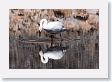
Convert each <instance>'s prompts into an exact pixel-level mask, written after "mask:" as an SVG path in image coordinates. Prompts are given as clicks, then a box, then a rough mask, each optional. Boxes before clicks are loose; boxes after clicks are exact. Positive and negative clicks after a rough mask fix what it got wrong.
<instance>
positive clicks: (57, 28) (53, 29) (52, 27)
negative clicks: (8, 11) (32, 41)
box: [39, 19, 66, 33]
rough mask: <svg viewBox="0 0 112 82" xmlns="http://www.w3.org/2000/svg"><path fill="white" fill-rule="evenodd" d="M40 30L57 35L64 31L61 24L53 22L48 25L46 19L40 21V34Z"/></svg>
mask: <svg viewBox="0 0 112 82" xmlns="http://www.w3.org/2000/svg"><path fill="white" fill-rule="evenodd" d="M42 29H44V30H46V31H47V32H50V33H58V32H63V31H65V30H66V29H65V28H64V24H63V23H62V22H59V21H54V22H49V23H48V22H47V20H46V19H42V20H41V21H40V27H39V31H40V32H41V31H42Z"/></svg>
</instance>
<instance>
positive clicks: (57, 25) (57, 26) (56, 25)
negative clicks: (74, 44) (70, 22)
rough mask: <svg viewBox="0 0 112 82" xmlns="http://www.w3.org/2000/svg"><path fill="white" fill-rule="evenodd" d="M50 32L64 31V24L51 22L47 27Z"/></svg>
mask: <svg viewBox="0 0 112 82" xmlns="http://www.w3.org/2000/svg"><path fill="white" fill-rule="evenodd" d="M46 28H47V29H48V30H51V29H52V30H56V29H63V28H64V24H63V23H62V22H59V21H56V22H49V23H48V24H47V26H46Z"/></svg>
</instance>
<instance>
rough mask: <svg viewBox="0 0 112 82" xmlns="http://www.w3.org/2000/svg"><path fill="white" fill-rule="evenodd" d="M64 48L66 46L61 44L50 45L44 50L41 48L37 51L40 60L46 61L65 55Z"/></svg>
mask: <svg viewBox="0 0 112 82" xmlns="http://www.w3.org/2000/svg"><path fill="white" fill-rule="evenodd" d="M66 49H67V47H62V46H51V47H49V48H47V49H46V50H45V52H43V51H42V49H41V50H40V51H39V55H40V57H41V62H42V63H47V62H48V60H49V59H54V60H60V59H61V58H62V57H63V56H64V55H65V53H66Z"/></svg>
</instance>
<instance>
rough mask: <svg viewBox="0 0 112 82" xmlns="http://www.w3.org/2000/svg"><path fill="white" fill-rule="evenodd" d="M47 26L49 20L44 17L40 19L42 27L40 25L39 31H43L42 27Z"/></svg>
mask: <svg viewBox="0 0 112 82" xmlns="http://www.w3.org/2000/svg"><path fill="white" fill-rule="evenodd" d="M46 26H47V20H46V19H42V20H41V21H40V27H39V31H40V32H41V31H42V28H45V27H46Z"/></svg>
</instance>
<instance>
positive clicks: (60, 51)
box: [9, 31, 99, 69]
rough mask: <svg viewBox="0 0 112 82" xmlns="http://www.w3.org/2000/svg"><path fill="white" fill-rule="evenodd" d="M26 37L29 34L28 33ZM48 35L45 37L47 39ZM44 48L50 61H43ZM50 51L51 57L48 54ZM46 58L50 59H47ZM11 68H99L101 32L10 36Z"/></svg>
mask: <svg viewBox="0 0 112 82" xmlns="http://www.w3.org/2000/svg"><path fill="white" fill-rule="evenodd" d="M25 37H26V36H25ZM43 38H44V39H43ZM40 51H41V52H42V53H43V54H44V55H46V56H47V58H48V61H47V62H46V63H43V62H42V61H41V56H40ZM49 54H50V57H48V56H49ZM43 60H46V58H43ZM9 68H10V69H98V68H99V36H98V31H93V32H87V33H81V34H80V33H79V32H70V33H67V32H64V33H62V36H61V37H60V36H59V34H57V35H56V36H54V38H53V40H51V39H50V37H45V36H41V37H40V38H39V39H38V37H27V38H25V39H21V38H15V37H14V36H10V40H9Z"/></svg>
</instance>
